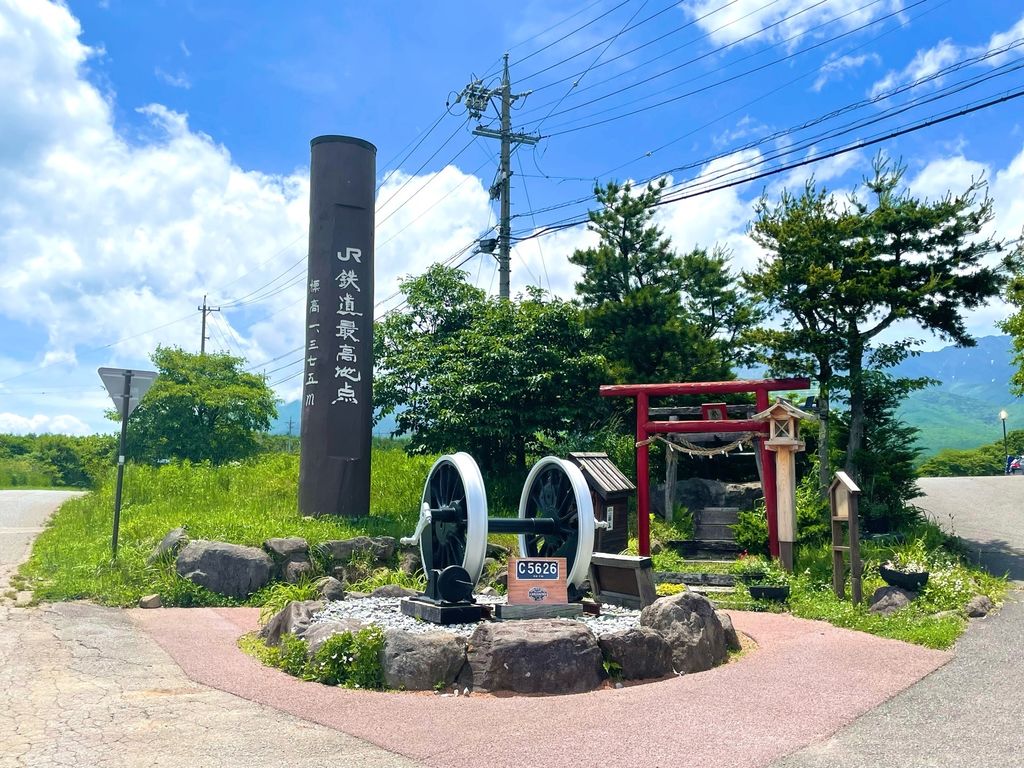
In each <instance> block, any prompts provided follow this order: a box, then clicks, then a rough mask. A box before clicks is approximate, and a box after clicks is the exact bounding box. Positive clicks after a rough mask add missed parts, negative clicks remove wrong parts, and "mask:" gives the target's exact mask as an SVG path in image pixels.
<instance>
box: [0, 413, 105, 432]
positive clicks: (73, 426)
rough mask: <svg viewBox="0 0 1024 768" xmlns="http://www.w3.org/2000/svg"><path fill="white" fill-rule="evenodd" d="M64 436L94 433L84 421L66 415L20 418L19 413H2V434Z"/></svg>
mask: <svg viewBox="0 0 1024 768" xmlns="http://www.w3.org/2000/svg"><path fill="white" fill-rule="evenodd" d="M47 432H49V433H53V434H63V435H88V434H91V433H92V432H93V430H92V428H90V427H89V425H88V424H86V423H85V422H84V421H82V420H80V419H78V418H76V417H74V416H71V415H69V414H64V415H61V416H46V415H44V414H41V413H37V414H36V415H34V416H28V417H26V416H20V415H19V414H17V413H0V433H8V434H14V435H29V434H36V435H39V434H43V433H47Z"/></svg>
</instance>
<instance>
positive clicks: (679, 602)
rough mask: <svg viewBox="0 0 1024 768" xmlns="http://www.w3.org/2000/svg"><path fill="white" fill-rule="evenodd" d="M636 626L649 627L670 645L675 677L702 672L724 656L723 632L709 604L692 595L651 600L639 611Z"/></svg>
mask: <svg viewBox="0 0 1024 768" xmlns="http://www.w3.org/2000/svg"><path fill="white" fill-rule="evenodd" d="M640 626H642V627H650V628H651V629H653V630H654V631H655V632H657V633H658V634H659V635H661V636H662V637H664V638H665V640H667V641H668V644H669V645H670V646H672V665H673V667H674V669H675V671H676V672H678V673H679V674H688V673H691V672H704V671H705V670H708V669H711V668H712V667H714V666H716V665H718V664H721V663H722V662H723V661H725V660H726V658H727V657H728V655H729V654H728V651H727V646H726V638H725V630H724V629H723V627H722V622H721V621H720V620H719V618H718V615H717V614H716V613H715V609H714V607H713V606H712V605H711V602H710V601H709V600H708V599H707V598H706V597H704V596H703V595H699V594H697V593H696V592H690V591H686V592H680V593H679V594H677V595H672V596H670V597H662V598H659V599H657V600H655V601H654V602H653V603H652V604H651V605H648V606H647V607H646V608H644V609H643V611H641V612H640Z"/></svg>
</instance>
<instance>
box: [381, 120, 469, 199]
mask: <svg viewBox="0 0 1024 768" xmlns="http://www.w3.org/2000/svg"><path fill="white" fill-rule="evenodd" d="M468 122H469V119H468V118H467V119H466V120H464V121H463V122H462V123H460V124H459V125H458V126H456V128H455V130H454V131H452V132H451V134H449V136H448V138H447V139H445V140H444V143H443V144H441V146H439V147H438V148H437V149H435V150H434V153H433V154H432V155H431V156H430V157H428V158H427V159H426V160H424V161H423V162H422V163H421V164H420V167H419V168H417V169H416V170H415V171H413V172H412V173H411V174H410V175H409V178H407V179H406V180H405V181H404V182H402V183H401V184H399V185H398V189H396V190H395V191H394V192H392V193H391V196H390V197H388V199H387V200H384V201H381V202H378V203H377V205H376V209H377V214H378V215H379V214H380V213H381V212H383V210H384V209H385V208H386V207H387V205H388V203H390V202H391V201H392V200H394V199H395V197H396V196H397V195H398V194H399V193H400V192H401V191H402V190H403V189H405V187H406V186H407V185H408V184H409V183H410V182H411V181H412V180H413V179H415V178H416V177H417V176H418V175H419V173H420V172H421V171H422V170H423V169H424V168H426V167H427V165H428V164H429V163H430V161H431V160H433V159H434V158H435V157H437V156H438V155H439V154H440V152H441V150H442V149H444V148H445V147H447V146H448V145H449V144H450V143H451V141H452V139H454V138H455V137H456V136H457V135H458V134H459V133H460V132H461V131H462V129H463V127H464V126H465V125H466V123H468ZM389 215H390V214H389Z"/></svg>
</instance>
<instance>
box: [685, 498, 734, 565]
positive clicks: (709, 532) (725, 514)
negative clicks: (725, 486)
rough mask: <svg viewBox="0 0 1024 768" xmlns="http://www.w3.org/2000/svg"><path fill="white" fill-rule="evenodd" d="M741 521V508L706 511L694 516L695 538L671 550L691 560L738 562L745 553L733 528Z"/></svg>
mask: <svg viewBox="0 0 1024 768" xmlns="http://www.w3.org/2000/svg"><path fill="white" fill-rule="evenodd" d="M738 519H739V508H738V507H705V508H704V509H702V510H700V511H699V512H697V513H695V514H694V523H695V530H694V537H693V538H692V539H689V540H681V539H677V540H674V541H669V542H668V546H669V547H671V548H672V549H674V550H675V551H676V552H678V553H679V554H681V555H682V556H683V557H685V558H686V559H687V560H726V559H730V560H734V559H735V558H736V556H737V555H738V554H739V553H740V552H741V551H742V550H741V548H740V546H739V545H738V544H737V543H736V536H735V535H734V534H733V531H732V528H731V527H730V526H733V525H735V524H736V522H737V521H738Z"/></svg>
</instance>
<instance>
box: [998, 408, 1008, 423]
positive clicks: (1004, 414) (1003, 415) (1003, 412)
mask: <svg viewBox="0 0 1024 768" xmlns="http://www.w3.org/2000/svg"><path fill="white" fill-rule="evenodd" d="M1008 415H1009V414H1008V413H1007V412H1006V409H1003V410H1001V411H1000V412H999V419H1000V420H1001V421H1006V417H1007V416H1008Z"/></svg>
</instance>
